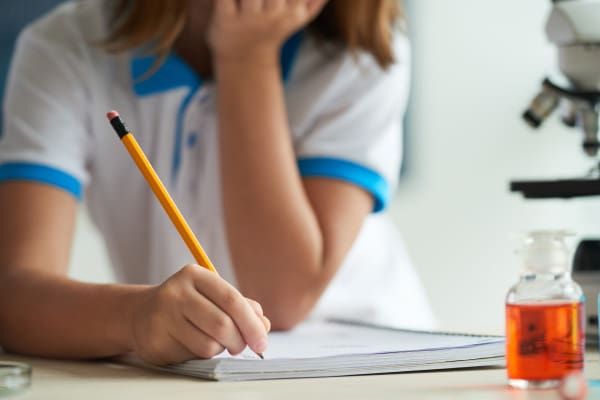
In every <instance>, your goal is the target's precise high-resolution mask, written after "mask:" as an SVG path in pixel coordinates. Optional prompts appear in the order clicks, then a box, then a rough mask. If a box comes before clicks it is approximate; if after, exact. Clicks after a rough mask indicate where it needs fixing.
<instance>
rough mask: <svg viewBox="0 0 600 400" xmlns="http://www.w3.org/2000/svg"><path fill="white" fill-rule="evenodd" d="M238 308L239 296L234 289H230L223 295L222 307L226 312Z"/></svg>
mask: <svg viewBox="0 0 600 400" xmlns="http://www.w3.org/2000/svg"><path fill="white" fill-rule="evenodd" d="M239 306H240V295H239V294H238V293H237V292H236V290H235V289H233V288H230V289H229V290H227V291H226V292H225V294H224V295H223V307H225V309H226V310H232V309H235V308H237V307H239Z"/></svg>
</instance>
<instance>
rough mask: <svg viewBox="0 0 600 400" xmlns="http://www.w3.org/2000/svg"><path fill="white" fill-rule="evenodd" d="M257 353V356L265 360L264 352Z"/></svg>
mask: <svg viewBox="0 0 600 400" xmlns="http://www.w3.org/2000/svg"><path fill="white" fill-rule="evenodd" d="M256 355H257V356H259V357H260V359H261V360H264V359H265V356H263V354H262V353H256Z"/></svg>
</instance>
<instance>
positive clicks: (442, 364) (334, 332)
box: [125, 321, 504, 381]
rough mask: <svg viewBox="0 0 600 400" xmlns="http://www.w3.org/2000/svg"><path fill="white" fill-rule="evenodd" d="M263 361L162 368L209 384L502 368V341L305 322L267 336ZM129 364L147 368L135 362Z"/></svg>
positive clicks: (234, 359)
mask: <svg viewBox="0 0 600 400" xmlns="http://www.w3.org/2000/svg"><path fill="white" fill-rule="evenodd" d="M264 356H265V359H264V360H261V359H260V358H258V356H256V355H255V354H253V353H252V352H250V351H248V350H246V351H245V352H244V353H242V354H240V355H238V356H231V355H229V354H228V353H227V352H225V353H223V354H221V355H219V356H217V357H215V358H213V359H210V360H191V361H187V362H185V363H182V364H177V365H171V366H167V367H162V368H159V369H160V370H163V371H168V372H173V373H177V374H182V375H189V376H194V377H199V378H205V379H213V380H223V381H241V380H255V379H279V378H309V377H325V376H343V375H365V374H380V373H390V372H406V371H425V370H434V369H448V368H464V367H480V366H503V365H504V338H503V337H498V336H478V335H462V334H448V333H440V332H421V331H409V330H398V329H390V328H381V327H374V326H367V325H358V324H351V323H346V322H333V321H329V322H325V321H320V322H306V323H304V324H302V325H300V326H299V327H297V328H296V329H294V330H292V331H290V332H274V333H271V334H270V335H269V348H268V350H267V351H266V352H265V354H264ZM125 361H126V362H128V363H132V364H136V365H143V366H147V365H145V364H144V363H142V362H141V361H139V360H138V359H136V358H135V357H133V356H128V357H126V359H125Z"/></svg>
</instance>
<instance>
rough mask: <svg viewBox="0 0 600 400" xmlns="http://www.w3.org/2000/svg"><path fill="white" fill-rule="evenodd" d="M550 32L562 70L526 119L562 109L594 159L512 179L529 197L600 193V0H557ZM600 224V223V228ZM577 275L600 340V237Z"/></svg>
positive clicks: (581, 252)
mask: <svg viewBox="0 0 600 400" xmlns="http://www.w3.org/2000/svg"><path fill="white" fill-rule="evenodd" d="M552 3H553V6H552V11H551V13H550V16H549V18H548V20H547V24H546V35H547V37H548V39H549V41H550V42H551V43H553V44H554V45H555V46H556V47H557V50H558V60H557V61H558V63H557V64H558V69H559V71H560V72H559V73H558V74H556V75H552V76H548V77H546V78H545V79H544V80H543V83H542V88H541V90H540V92H539V93H538V94H537V95H536V96H535V98H534V99H533V101H532V102H531V105H530V107H529V109H527V111H525V113H524V114H523V118H524V119H525V121H527V122H528V123H529V125H531V126H532V127H534V128H538V127H540V126H541V125H542V123H543V122H544V120H545V119H546V118H547V117H548V116H550V115H551V114H552V113H553V112H554V111H555V110H556V109H560V111H561V120H562V122H563V123H564V124H565V125H566V126H568V127H572V128H578V129H579V130H580V131H581V132H582V133H583V140H582V147H583V151H584V153H585V154H586V155H587V156H588V157H590V158H592V159H594V164H595V165H594V167H593V168H592V169H591V171H590V172H589V173H588V174H587V176H582V177H577V178H571V179H559V180H550V181H548V180H538V181H512V182H511V184H510V189H511V191H515V192H521V193H522V194H523V196H524V197H525V198H530V199H549V198H575V197H582V196H597V195H600V168H599V164H598V160H597V159H596V156H597V154H598V150H599V149H600V142H599V141H598V125H599V124H598V118H599V112H600V0H553V2H552ZM599 229H600V227H599ZM573 279H574V280H575V281H576V282H578V283H579V284H580V285H581V287H582V289H583V293H584V296H585V298H586V302H585V311H586V320H585V323H586V334H587V335H586V336H587V339H588V343H591V344H597V343H598V333H599V332H598V305H599V304H598V294H599V293H600V239H584V240H582V241H581V242H580V243H579V245H578V247H577V250H576V252H575V256H574V260H573Z"/></svg>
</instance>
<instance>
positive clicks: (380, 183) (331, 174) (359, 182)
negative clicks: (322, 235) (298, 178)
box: [298, 157, 390, 213]
mask: <svg viewBox="0 0 600 400" xmlns="http://www.w3.org/2000/svg"><path fill="white" fill-rule="evenodd" d="M298 167H299V169H300V175H302V176H303V177H326V178H335V179H339V180H343V181H346V182H350V183H353V184H355V185H356V186H358V187H360V188H363V189H365V190H366V191H367V192H369V193H371V194H372V195H373V198H374V200H375V204H374V207H373V212H375V213H376V212H379V211H382V210H384V209H385V207H386V206H387V203H388V201H389V197H390V193H389V185H388V183H387V181H386V180H385V178H384V177H383V176H382V175H380V174H379V173H378V172H375V171H373V170H372V169H369V168H367V167H365V166H363V165H361V164H357V163H354V162H352V161H348V160H343V159H339V158H329V157H311V158H301V159H299V160H298Z"/></svg>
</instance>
